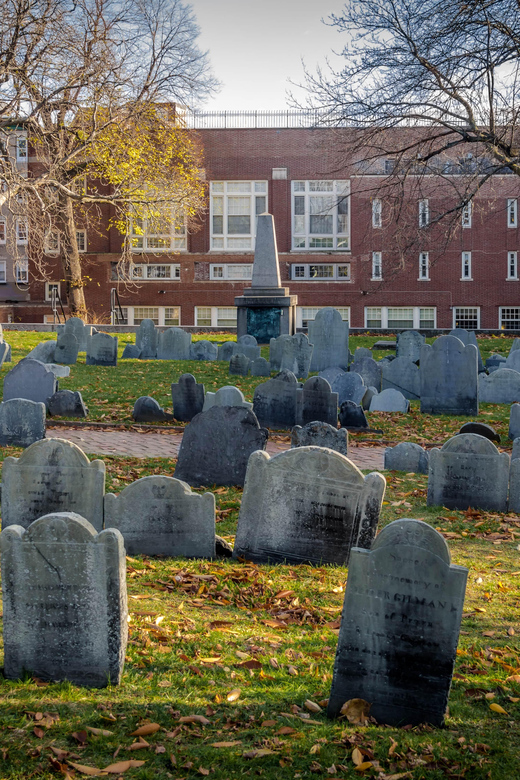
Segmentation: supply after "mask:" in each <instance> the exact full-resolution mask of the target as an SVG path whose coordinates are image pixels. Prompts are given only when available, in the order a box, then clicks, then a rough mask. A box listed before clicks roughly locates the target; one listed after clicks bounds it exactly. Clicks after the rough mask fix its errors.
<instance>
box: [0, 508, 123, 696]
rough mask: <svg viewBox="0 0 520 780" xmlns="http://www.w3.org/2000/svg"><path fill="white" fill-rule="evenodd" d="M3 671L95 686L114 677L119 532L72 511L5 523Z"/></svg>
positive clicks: (118, 646) (118, 659)
mask: <svg viewBox="0 0 520 780" xmlns="http://www.w3.org/2000/svg"><path fill="white" fill-rule="evenodd" d="M0 541H1V548H2V590H3V601H4V629H3V635H4V674H5V676H6V677H7V679H9V680H18V679H20V678H21V677H23V675H24V674H27V673H30V674H32V675H34V676H35V677H38V678H39V679H42V680H45V681H47V680H49V681H62V680H68V681H70V682H72V683H74V684H75V685H81V686H85V687H93V688H102V687H104V686H106V685H109V684H110V685H117V684H118V683H119V682H120V681H121V675H122V672H123V666H124V661H125V650H126V643H127V635H128V608H127V597H126V560H125V549H124V545H123V537H122V536H121V534H120V533H119V531H116V530H113V529H110V530H107V531H102V532H101V533H99V534H98V533H96V529H95V528H94V527H93V526H92V525H91V524H90V523H89V522H87V520H85V519H84V518H83V517H81V516H80V515H77V514H75V513H74V512H61V513H53V514H48V515H45V516H44V517H40V518H39V519H38V520H36V521H35V522H34V523H32V525H31V526H30V527H29V528H27V529H24V528H22V527H21V526H19V525H11V526H9V528H5V529H4V530H3V531H2V534H1V536H0Z"/></svg>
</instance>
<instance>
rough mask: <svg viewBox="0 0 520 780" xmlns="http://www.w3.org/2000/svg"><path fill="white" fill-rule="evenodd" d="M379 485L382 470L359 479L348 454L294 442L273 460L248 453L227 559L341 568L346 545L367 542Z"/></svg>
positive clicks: (375, 516)
mask: <svg viewBox="0 0 520 780" xmlns="http://www.w3.org/2000/svg"><path fill="white" fill-rule="evenodd" d="M385 485H386V482H385V479H384V477H383V476H382V475H381V474H378V473H376V472H373V473H372V474H369V475H368V476H367V477H364V476H363V474H362V473H361V471H360V470H359V469H358V468H357V466H355V465H354V464H353V463H352V461H350V460H348V458H346V457H345V456H343V455H340V454H339V453H338V452H333V451H332V450H328V449H324V448H323V447H298V448H296V449H291V450H287V451H285V452H281V453H279V454H278V455H275V456H274V457H273V458H270V457H269V455H268V454H267V453H265V452H254V453H253V454H252V455H251V457H250V459H249V464H248V467H247V476H246V483H245V486H244V493H243V496H242V503H241V506H240V515H239V518H238V527H237V535H236V540H235V548H234V550H233V557H234V558H242V557H243V558H246V559H248V560H251V561H254V562H256V563H284V562H287V563H311V564H315V565H318V566H321V565H323V564H326V563H336V564H339V565H341V566H344V565H345V564H346V563H347V562H348V558H349V554H350V550H351V548H352V547H370V545H371V543H372V540H373V538H374V536H375V533H376V529H377V523H378V520H379V513H380V511H381V506H382V503H383V496H384V493H385Z"/></svg>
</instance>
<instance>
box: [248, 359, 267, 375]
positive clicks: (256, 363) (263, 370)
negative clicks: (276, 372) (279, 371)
mask: <svg viewBox="0 0 520 780" xmlns="http://www.w3.org/2000/svg"><path fill="white" fill-rule="evenodd" d="M249 372H250V374H251V376H271V364H270V363H269V362H268V361H267V360H266V359H265V358H263V357H258V358H255V360H252V361H251V364H250V367H249Z"/></svg>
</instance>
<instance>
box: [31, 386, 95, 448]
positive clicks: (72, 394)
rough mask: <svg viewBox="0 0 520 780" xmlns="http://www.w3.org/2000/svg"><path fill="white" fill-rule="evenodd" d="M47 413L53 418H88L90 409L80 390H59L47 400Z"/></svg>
mask: <svg viewBox="0 0 520 780" xmlns="http://www.w3.org/2000/svg"><path fill="white" fill-rule="evenodd" d="M47 411H48V412H49V414H50V416H51V417H87V416H88V409H87V407H86V406H85V404H84V402H83V397H82V395H81V393H80V392H79V391H78V390H76V391H74V390H58V392H57V393H54V395H51V397H50V398H48V399H47ZM42 438H43V437H42Z"/></svg>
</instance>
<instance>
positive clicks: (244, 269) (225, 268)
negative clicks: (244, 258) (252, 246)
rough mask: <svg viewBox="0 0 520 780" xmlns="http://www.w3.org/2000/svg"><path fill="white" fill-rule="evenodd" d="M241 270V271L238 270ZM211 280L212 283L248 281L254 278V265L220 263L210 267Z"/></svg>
mask: <svg viewBox="0 0 520 780" xmlns="http://www.w3.org/2000/svg"><path fill="white" fill-rule="evenodd" d="M236 269H240V270H236ZM241 273H242V275H240V274H241ZM209 278H210V279H211V281H212V282H223V281H226V280H227V281H235V282H240V281H247V280H249V279H252V278H253V264H252V263H218V264H216V263H215V264H211V265H210V267H209Z"/></svg>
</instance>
